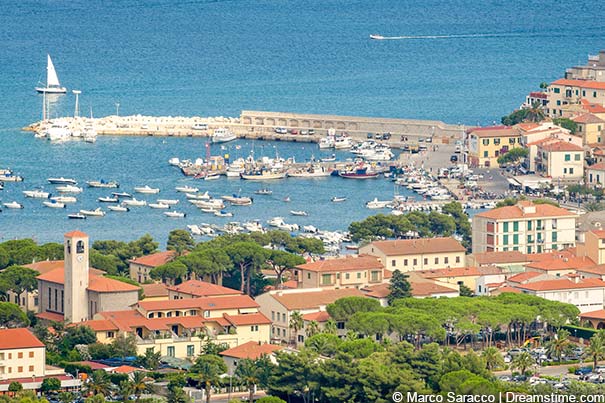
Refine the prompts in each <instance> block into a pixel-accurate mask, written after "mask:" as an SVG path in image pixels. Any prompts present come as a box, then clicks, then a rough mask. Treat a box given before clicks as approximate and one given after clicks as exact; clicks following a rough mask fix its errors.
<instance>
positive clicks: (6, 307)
mask: <svg viewBox="0 0 605 403" xmlns="http://www.w3.org/2000/svg"><path fill="white" fill-rule="evenodd" d="M0 323H2V324H3V325H4V326H6V327H26V326H28V325H29V319H27V315H26V314H25V312H23V311H22V310H21V308H19V305H16V304H13V303H10V302H0Z"/></svg>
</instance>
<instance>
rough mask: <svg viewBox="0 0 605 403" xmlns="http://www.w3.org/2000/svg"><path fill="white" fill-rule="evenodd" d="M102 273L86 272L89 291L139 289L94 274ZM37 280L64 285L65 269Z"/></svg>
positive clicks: (42, 275)
mask: <svg viewBox="0 0 605 403" xmlns="http://www.w3.org/2000/svg"><path fill="white" fill-rule="evenodd" d="M99 272H100V273H104V272H102V271H100V270H96V269H90V270H89V272H88V287H87V289H88V290H90V291H96V292H100V293H112V292H128V291H138V290H139V287H137V286H135V285H132V284H128V283H125V282H123V281H119V280H114V279H111V278H107V277H103V276H100V275H98V274H94V273H99ZM36 278H37V279H38V280H42V281H47V282H49V283H55V284H64V283H65V269H64V268H63V267H60V268H57V269H55V270H52V271H49V272H47V273H44V274H41V275H39V276H38V277H36Z"/></svg>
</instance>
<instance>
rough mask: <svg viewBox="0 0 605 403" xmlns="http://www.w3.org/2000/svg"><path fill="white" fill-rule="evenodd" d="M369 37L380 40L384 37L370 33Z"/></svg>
mask: <svg viewBox="0 0 605 403" xmlns="http://www.w3.org/2000/svg"><path fill="white" fill-rule="evenodd" d="M370 39H376V40H382V39H384V36H382V35H376V34H372V35H370Z"/></svg>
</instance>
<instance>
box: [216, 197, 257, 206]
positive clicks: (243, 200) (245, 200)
mask: <svg viewBox="0 0 605 403" xmlns="http://www.w3.org/2000/svg"><path fill="white" fill-rule="evenodd" d="M221 199H223V200H224V201H227V202H229V203H231V204H233V205H236V206H249V205H251V204H252V201H253V200H252V198H251V197H245V196H238V195H233V196H221Z"/></svg>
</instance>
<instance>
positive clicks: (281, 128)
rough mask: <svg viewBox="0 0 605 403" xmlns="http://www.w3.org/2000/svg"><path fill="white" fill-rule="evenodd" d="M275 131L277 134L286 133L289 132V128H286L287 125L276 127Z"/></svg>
mask: <svg viewBox="0 0 605 403" xmlns="http://www.w3.org/2000/svg"><path fill="white" fill-rule="evenodd" d="M275 133H277V134H286V133H288V130H286V128H285V127H276V128H275Z"/></svg>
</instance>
